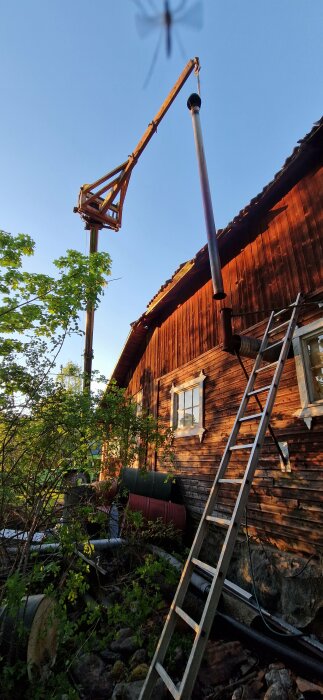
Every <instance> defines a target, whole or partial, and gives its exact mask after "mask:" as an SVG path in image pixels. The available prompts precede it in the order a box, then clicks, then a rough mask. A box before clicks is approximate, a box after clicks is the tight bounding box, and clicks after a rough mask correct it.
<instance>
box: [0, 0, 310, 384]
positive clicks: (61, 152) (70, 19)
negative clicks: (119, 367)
mask: <svg viewBox="0 0 323 700" xmlns="http://www.w3.org/2000/svg"><path fill="white" fill-rule="evenodd" d="M179 1H180V0H173V1H171V2H170V4H171V7H173V8H176V7H177V6H178V4H179ZM194 3H195V0H187V2H186V6H185V7H186V9H187V10H188V9H189V8H190V7H191V6H192V5H193V4H194ZM201 4H202V6H203V28H202V29H201V30H200V31H193V30H192V29H191V28H190V27H189V26H187V25H185V24H184V23H183V22H179V23H178V25H177V32H178V35H179V37H180V41H181V44H182V47H183V48H184V53H185V56H183V55H182V52H181V50H180V47H179V44H178V43H177V41H176V37H174V47H173V51H172V55H171V57H170V58H167V57H166V55H165V47H164V45H162V46H161V47H160V51H159V55H158V57H157V61H156V65H155V68H154V71H153V74H152V77H151V80H150V82H149V84H148V86H147V87H146V89H143V83H144V80H145V77H146V75H147V72H148V69H149V66H150V64H151V60H152V56H153V53H154V50H155V48H156V44H157V41H158V32H159V30H158V29H157V28H156V29H154V30H152V31H151V33H150V34H149V35H148V36H147V37H146V38H145V39H143V38H141V37H140V36H139V34H138V31H137V27H136V22H135V15H136V14H139V13H140V11H139V10H138V7H137V6H136V3H135V0H92V2H91V3H89V2H88V0H87V1H85V0H65V2H63V0H11V1H10V2H8V1H7V0H0V66H1V68H0V70H1V97H2V99H1V111H0V123H1V128H0V152H1V171H0V179H1V186H0V228H2V229H4V230H7V231H11V232H12V233H18V232H20V231H22V232H25V233H29V234H30V235H31V236H32V238H34V240H35V241H36V245H37V248H36V255H35V258H34V260H33V262H32V267H33V269H34V270H38V271H43V272H48V273H52V272H53V266H52V260H53V259H54V258H55V257H58V256H59V255H62V254H63V253H64V252H65V250H66V249H67V248H76V249H78V250H81V251H82V252H86V251H87V249H88V241H87V238H86V233H85V231H84V227H83V222H82V220H81V219H80V218H79V216H78V215H75V214H74V213H73V206H74V205H75V204H76V202H77V196H78V191H79V188H80V186H81V185H82V184H83V183H85V182H91V181H94V180H95V179H97V178H98V177H100V176H101V175H103V174H104V173H106V172H108V171H109V170H112V169H113V168H115V167H116V166H118V165H119V164H120V163H122V162H123V161H124V160H126V159H127V157H128V155H129V153H131V152H132V151H133V149H134V147H135V145H136V144H137V142H138V141H139V139H140V138H141V136H142V134H143V132H144V130H145V128H146V126H147V124H148V123H149V122H150V121H151V119H152V118H153V116H154V115H155V113H156V112H157V110H158V109H159V107H160V105H161V104H162V102H163V100H164V99H165V97H166V96H167V94H168V92H169V90H170V88H171V87H172V86H173V84H174V83H175V81H176V80H177V78H178V76H179V74H180V73H181V72H182V70H183V68H184V66H185V64H186V62H187V60H188V59H189V58H191V57H193V56H199V58H200V62H201V66H202V70H201V97H202V108H201V123H202V129H203V136H204V145H205V153H206V158H207V164H208V170H209V178H210V186H211V192H212V197H213V207H214V215H215V222H216V226H217V227H218V228H220V227H223V226H225V225H226V224H227V223H228V221H230V219H232V218H233V217H234V216H235V215H236V214H237V213H238V211H239V210H240V209H241V208H242V207H243V206H245V205H246V204H247V203H248V202H249V201H250V199H251V198H252V197H253V196H255V195H256V194H257V193H258V192H259V191H260V190H261V189H262V188H263V187H264V185H266V184H267V183H268V182H269V180H271V179H272V177H273V175H274V174H275V173H276V172H277V170H279V169H280V167H281V165H282V164H283V162H284V160H285V158H286V157H287V156H288V155H290V153H291V151H292V150H293V148H294V147H295V146H296V144H297V141H298V139H300V138H302V137H303V136H304V135H305V134H306V133H307V132H308V131H309V130H310V129H311V127H312V125H313V123H314V122H315V121H316V120H317V119H319V117H320V116H321V115H322V104H323V100H322V97H323V79H322V73H323V71H322V68H323V41H322V37H323V0H266V1H265V0H201ZM141 5H142V6H143V7H145V8H147V11H148V12H149V14H156V15H157V14H158V12H160V10H161V9H162V6H163V2H162V0H141ZM153 6H154V7H155V9H153ZM195 91H196V81H195V79H194V77H191V78H190V79H189V80H188V82H187V83H186V85H185V86H184V88H183V90H182V92H181V93H180V95H179V96H178V98H177V100H176V102H175V103H174V104H173V106H172V107H171V109H170V111H169V112H168V114H167V115H166V117H165V119H164V121H163V122H162V124H161V125H160V127H159V129H158V133H157V135H155V136H154V137H153V139H152V141H151V142H150V144H149V145H148V147H147V149H146V151H145V152H144V154H143V155H142V157H141V159H140V161H139V163H138V165H137V166H136V168H135V169H134V172H133V174H132V178H131V181H130V185H129V189H128V192H127V196H126V200H125V204H124V214H123V225H122V228H121V230H120V231H119V232H118V233H113V232H110V231H106V230H103V231H102V232H101V233H100V239H99V247H100V249H101V250H107V251H108V252H109V253H110V255H111V257H112V260H113V266H112V277H113V278H121V279H119V280H117V281H115V282H111V284H109V286H108V287H107V291H106V295H105V297H104V299H103V301H102V303H101V306H100V309H99V310H98V312H97V313H96V318H95V333H94V367H95V368H97V369H99V370H100V371H101V372H103V373H104V374H106V375H107V376H109V374H110V373H111V371H112V369H113V367H114V366H115V364H116V361H117V359H118V356H119V354H120V352H121V350H122V347H123V345H124V342H125V340H126V337H127V335H128V332H129V324H130V322H131V321H134V320H136V319H137V318H138V317H139V316H140V315H141V313H142V312H143V311H144V309H145V307H146V304H147V302H148V301H149V300H150V299H151V297H152V296H154V294H155V293H156V292H157V290H158V289H159V287H160V286H161V284H163V283H164V281H165V280H166V279H168V278H169V277H170V276H171V275H172V273H173V272H174V270H175V269H176V268H177V267H178V265H179V264H180V263H181V262H184V261H185V260H188V259H189V258H191V257H193V256H194V255H195V253H196V252H197V251H198V250H199V248H201V247H202V246H203V245H204V244H205V242H206V233H205V228H204V218H203V210H202V204H201V194H200V187H199V180H198V172H197V164H196V156H195V150H194V142H193V132H192V125H191V118H190V114H189V112H188V110H187V108H186V100H187V97H188V96H189V94H190V93H191V92H195ZM82 353H83V341H82V340H81V339H75V340H73V341H69V342H68V343H67V344H66V346H65V348H64V349H63V351H62V354H61V358H60V361H61V362H62V363H65V362H66V361H67V360H69V359H73V360H74V361H76V362H78V363H80V364H82Z"/></svg>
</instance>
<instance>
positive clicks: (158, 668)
mask: <svg viewBox="0 0 323 700" xmlns="http://www.w3.org/2000/svg"><path fill="white" fill-rule="evenodd" d="M155 669H156V671H157V673H159V675H160V677H161V679H162V680H163V681H164V683H165V685H166V687H167V688H168V690H169V692H170V693H171V695H172V696H173V698H175V700H177V698H179V697H180V695H179V692H178V690H177V688H176V685H175V683H173V681H172V679H171V678H170V677H169V675H168V673H166V671H165V669H164V667H163V666H162V665H161V664H160V663H159V661H157V662H156V665H155Z"/></svg>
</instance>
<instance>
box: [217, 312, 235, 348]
mask: <svg viewBox="0 0 323 700" xmlns="http://www.w3.org/2000/svg"><path fill="white" fill-rule="evenodd" d="M220 328H221V345H222V350H223V351H224V352H230V353H234V340H233V333H232V309H230V308H229V307H228V306H223V307H222V309H221V313H220Z"/></svg>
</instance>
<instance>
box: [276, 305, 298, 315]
mask: <svg viewBox="0 0 323 700" xmlns="http://www.w3.org/2000/svg"><path fill="white" fill-rule="evenodd" d="M293 306H295V304H291V305H290V306H287V307H286V309H280V311H276V313H275V314H274V315H273V318H277V316H280V315H281V314H285V313H286V311H290V309H291V308H293Z"/></svg>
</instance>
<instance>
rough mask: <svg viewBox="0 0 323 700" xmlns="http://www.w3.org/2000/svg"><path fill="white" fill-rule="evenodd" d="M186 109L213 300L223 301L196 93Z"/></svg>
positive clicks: (218, 257) (199, 104)
mask: <svg viewBox="0 0 323 700" xmlns="http://www.w3.org/2000/svg"><path fill="white" fill-rule="evenodd" d="M187 106H188V109H189V110H190V112H191V115H192V123H193V131H194V140H195V147H196V154H197V161H198V166H199V173H200V182H201V190H202V199H203V207H204V216H205V223H206V232H207V241H208V249H209V258H210V267H211V276H212V283H213V292H214V293H213V297H214V299H225V297H226V293H225V292H224V290H223V280H222V273H221V262H220V256H219V251H218V244H217V239H216V229H215V222H214V215H213V207H212V199H211V192H210V185H209V178H208V173H207V167H206V160H205V154H204V147H203V138H202V130H201V124H200V118H199V113H200V106H201V98H200V96H199V95H197V94H196V93H193V94H192V95H191V96H190V97H189V98H188V100H187Z"/></svg>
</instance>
